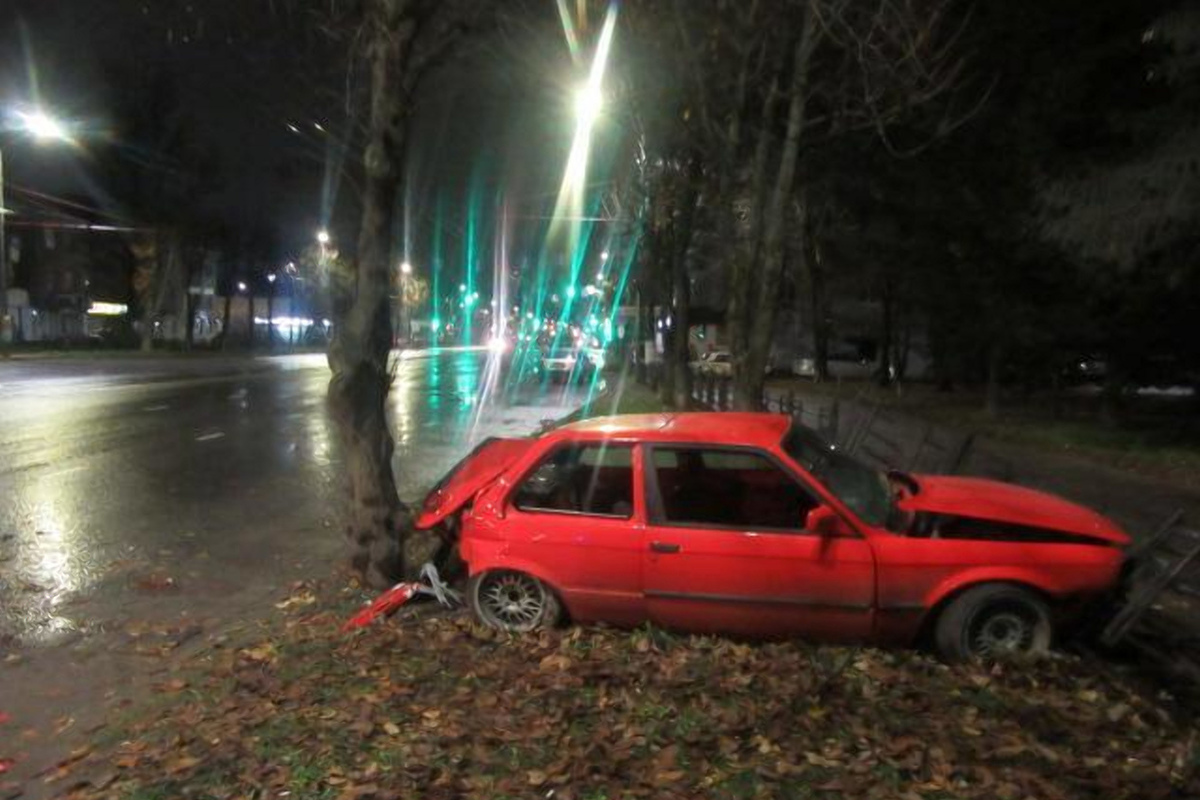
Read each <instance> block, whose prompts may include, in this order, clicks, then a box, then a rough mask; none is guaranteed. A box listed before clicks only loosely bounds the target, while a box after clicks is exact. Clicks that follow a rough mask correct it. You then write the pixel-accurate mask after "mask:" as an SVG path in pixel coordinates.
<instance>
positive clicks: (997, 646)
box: [934, 583, 1054, 661]
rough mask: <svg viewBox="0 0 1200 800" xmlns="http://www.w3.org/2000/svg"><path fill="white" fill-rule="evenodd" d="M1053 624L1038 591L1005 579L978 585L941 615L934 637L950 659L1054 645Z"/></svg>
mask: <svg viewBox="0 0 1200 800" xmlns="http://www.w3.org/2000/svg"><path fill="white" fill-rule="evenodd" d="M1053 638H1054V624H1053V623H1052V622H1051V619H1050V609H1049V608H1047V606H1046V604H1045V603H1044V602H1043V601H1042V599H1041V598H1039V597H1038V596H1037V595H1036V594H1034V593H1033V592H1031V591H1029V590H1028V589H1023V588H1021V587H1020V586H1013V585H1011V584H1004V583H986V584H983V585H981V586H975V587H973V588H971V589H968V590H967V591H965V592H963V593H962V594H961V595H959V596H958V597H956V598H955V599H954V600H953V601H951V603H950V604H949V605H948V606H946V608H945V609H943V610H942V613H941V614H940V615H939V616H938V619H937V626H936V628H935V630H934V643H935V644H936V646H937V650H938V652H939V653H940V654H941V655H942V657H943V658H945V659H947V660H948V661H967V660H969V659H974V658H977V659H983V660H995V659H1003V658H1012V657H1020V656H1029V655H1038V654H1040V653H1044V652H1046V651H1047V650H1049V649H1050V643H1051V641H1052V640H1053Z"/></svg>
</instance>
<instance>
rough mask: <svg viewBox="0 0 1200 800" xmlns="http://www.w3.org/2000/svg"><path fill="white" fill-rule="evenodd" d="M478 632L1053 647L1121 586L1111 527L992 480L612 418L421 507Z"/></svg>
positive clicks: (513, 453) (504, 453)
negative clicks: (445, 550) (887, 469)
mask: <svg viewBox="0 0 1200 800" xmlns="http://www.w3.org/2000/svg"><path fill="white" fill-rule="evenodd" d="M451 517H454V518H456V519H457V520H458V522H459V526H458V530H460V531H461V534H460V535H461V539H460V546H461V554H462V557H463V559H464V560H465V562H466V564H467V566H468V570H469V573H470V576H471V578H470V583H469V586H468V593H467V594H468V599H469V602H470V605H471V608H472V610H473V611H474V613H475V615H476V616H477V617H478V618H479V620H481V621H482V622H483V623H485V624H487V625H490V626H493V627H496V628H503V629H508V630H513V631H527V630H532V629H535V628H538V627H541V626H547V625H553V624H555V623H558V622H560V621H562V620H563V619H566V618H570V619H572V620H574V621H576V622H588V621H601V622H608V623H613V624H617V625H626V626H635V625H640V624H642V623H645V622H647V621H652V622H654V623H656V624H659V625H663V626H666V627H670V628H677V629H680V630H685V631H695V632H704V633H729V634H735V635H742V636H759V637H778V636H791V635H798V636H807V637H812V638H815V639H821V640H829V641H865V642H872V643H876V644H908V643H913V642H915V641H917V640H918V639H919V638H920V637H921V636H922V635H923V634H925V633H929V634H930V635H931V637H932V641H933V642H934V643H935V644H936V646H937V648H938V650H939V651H940V652H942V653H943V654H945V655H946V656H947V657H950V658H965V657H971V656H985V657H986V656H991V655H996V654H1000V653H1009V652H1029V651H1039V650H1042V649H1044V648H1046V647H1047V646H1049V644H1050V642H1051V640H1052V638H1053V637H1054V635H1055V634H1056V632H1059V631H1062V630H1065V629H1066V628H1067V626H1069V625H1070V623H1071V620H1072V616H1073V614H1074V613H1075V612H1078V611H1079V610H1080V609H1081V608H1082V607H1083V605H1084V604H1085V603H1086V602H1087V601H1088V600H1089V599H1090V598H1095V597H1098V596H1102V595H1105V594H1106V593H1107V592H1109V591H1110V590H1111V589H1112V588H1113V587H1114V585H1115V584H1116V583H1117V582H1118V578H1119V576H1120V574H1121V571H1122V564H1123V561H1124V553H1123V548H1124V547H1125V545H1127V544H1128V543H1129V538H1128V537H1127V536H1126V535H1125V533H1124V532H1122V531H1121V529H1120V528H1118V527H1117V525H1115V524H1114V523H1113V522H1112V521H1110V520H1108V519H1106V518H1105V517H1103V516H1101V515H1099V514H1097V513H1095V512H1093V511H1090V510H1088V509H1086V508H1083V507H1081V506H1078V505H1075V504H1073V503H1070V502H1068V501H1066V500H1062V499H1060V498H1058V497H1054V496H1052V495H1049V494H1044V493H1042V492H1037V491H1033V490H1031V489H1025V488H1021V487H1018V486H1012V485H1008V484H1004V483H999V482H995V481H988V480H980V479H972V478H952V477H935V476H931V475H907V474H902V473H898V472H893V473H886V474H885V473H883V472H879V471H877V470H873V469H870V468H868V467H867V466H865V465H863V464H860V463H859V462H857V461H855V460H854V459H852V458H850V457H849V456H847V455H845V454H843V453H842V452H840V451H839V450H837V449H836V448H834V447H831V446H829V445H827V444H826V443H825V442H823V441H822V440H821V439H820V438H819V437H817V435H816V434H814V433H813V432H812V431H811V430H809V429H807V428H805V427H803V426H800V425H798V424H796V423H794V422H793V421H792V420H791V418H789V417H786V416H782V415H772V414H735V413H726V414H711V413H681V414H648V415H633V416H619V417H602V418H597V419H592V420H587V421H584V422H579V423H575V424H573V425H568V426H565V427H562V428H558V429H556V430H554V431H551V432H549V433H546V434H544V435H542V436H539V437H535V438H528V439H493V440H490V441H488V442H486V443H484V444H483V445H482V446H481V447H480V448H478V449H477V450H476V451H475V452H474V453H473V454H472V455H471V456H469V457H468V458H467V459H465V460H464V461H463V462H462V463H460V464H459V465H458V466H457V467H456V468H455V469H454V470H453V471H452V472H451V473H450V474H449V475H447V476H446V477H445V478H444V479H443V480H442V482H441V483H440V484H439V485H438V486H437V487H436V488H435V489H434V490H433V491H432V492H431V493H430V494H429V496H428V497H427V498H426V499H425V502H424V505H423V508H422V511H421V514H420V516H419V518H418V520H417V526H418V527H419V528H431V527H434V526H436V525H439V524H441V523H443V522H444V521H446V520H447V519H449V518H451Z"/></svg>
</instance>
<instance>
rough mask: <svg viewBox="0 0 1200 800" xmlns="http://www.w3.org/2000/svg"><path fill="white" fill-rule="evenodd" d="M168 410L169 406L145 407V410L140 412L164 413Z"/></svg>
mask: <svg viewBox="0 0 1200 800" xmlns="http://www.w3.org/2000/svg"><path fill="white" fill-rule="evenodd" d="M168 408H170V406H167V405H162V406H146V407H145V408H143V409H142V411H166V410H167V409H168Z"/></svg>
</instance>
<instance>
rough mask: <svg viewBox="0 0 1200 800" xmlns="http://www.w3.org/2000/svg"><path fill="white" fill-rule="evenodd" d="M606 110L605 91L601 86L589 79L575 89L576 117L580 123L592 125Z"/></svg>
mask: <svg viewBox="0 0 1200 800" xmlns="http://www.w3.org/2000/svg"><path fill="white" fill-rule="evenodd" d="M603 110H604V93H603V92H602V91H601V90H600V86H599V85H597V84H596V83H595V82H593V81H588V82H587V83H586V84H584V85H583V86H580V87H579V88H578V89H576V90H575V118H576V119H577V120H578V121H579V124H580V125H586V126H588V127H591V126H592V125H594V124H595V123H596V119H597V117H599V116H600V112H601V111H603Z"/></svg>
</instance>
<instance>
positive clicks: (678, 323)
mask: <svg viewBox="0 0 1200 800" xmlns="http://www.w3.org/2000/svg"><path fill="white" fill-rule="evenodd" d="M702 178H703V169H702V167H701V164H700V160H699V159H698V158H689V159H688V165H687V170H686V172H685V174H684V186H683V192H682V195H683V198H682V202H681V204H680V209H679V216H678V220H677V223H676V229H675V236H674V242H673V243H674V245H675V246H674V249H673V252H672V254H671V255H672V260H671V317H672V323H673V330H672V333H673V335H674V339H673V343H672V346H673V349H674V353H675V364H674V370H675V376H674V380H673V381H672V384H673V387H672V388H673V389H674V392H675V395H674V397H673V398H672V400H673V401H674V402H673V405H674V407H675V408H677V409H679V410H681V411H685V410H687V409H688V408H689V407H690V406H691V404H692V368H691V363H690V361H691V357H690V356H691V308H692V278H691V273H690V272H689V270H688V251H689V250H691V246H692V232H693V231H694V230H695V221H696V206H697V204H698V203H699V202H700V181H701V179H702Z"/></svg>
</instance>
